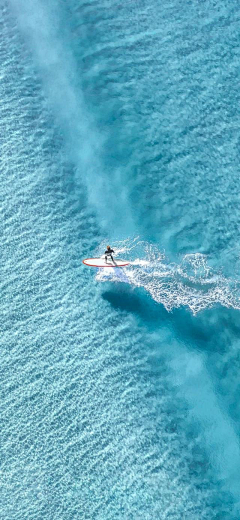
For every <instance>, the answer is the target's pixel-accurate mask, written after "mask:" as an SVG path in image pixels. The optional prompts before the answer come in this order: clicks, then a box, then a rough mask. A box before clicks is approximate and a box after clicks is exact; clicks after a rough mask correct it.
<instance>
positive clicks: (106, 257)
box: [104, 246, 114, 262]
mask: <svg viewBox="0 0 240 520" xmlns="http://www.w3.org/2000/svg"><path fill="white" fill-rule="evenodd" d="M112 253H114V251H113V249H111V247H110V246H107V249H106V251H105V253H104V254H105V262H107V259H108V257H109V256H110V258H111V260H112V262H113V261H114V260H113V255H112Z"/></svg>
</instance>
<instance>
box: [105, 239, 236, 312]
mask: <svg viewBox="0 0 240 520" xmlns="http://www.w3.org/2000/svg"><path fill="white" fill-rule="evenodd" d="M101 247H103V244H101ZM101 247H100V249H101ZM116 253H118V254H121V255H123V254H124V258H126V259H128V260H130V266H128V267H125V268H121V269H116V268H113V269H108V270H106V269H99V270H98V272H97V275H96V279H97V280H98V281H101V282H104V281H111V282H119V281H120V282H124V283H128V284H129V285H131V286H133V287H143V288H144V289H145V290H146V291H147V292H148V293H149V294H150V295H151V297H152V298H153V299H154V300H155V301H156V302H158V303H161V304H162V305H164V307H165V308H166V309H167V310H168V311H171V310H173V309H174V308H178V307H180V306H185V307H188V308H189V309H190V310H191V312H192V313H193V314H197V313H198V312H199V311H201V310H203V309H206V308H210V307H213V306H214V305H216V304H220V305H222V306H224V307H231V308H235V309H240V299H239V294H240V285H239V283H238V282H237V281H234V280H232V279H229V278H226V277H225V276H224V275H223V274H222V273H221V272H218V273H215V272H213V270H212V269H211V267H210V266H209V265H208V258H207V256H205V255H203V254H201V253H195V254H188V255H185V256H184V257H183V258H182V259H181V262H180V263H179V264H177V263H171V262H169V261H168V259H167V257H166V255H165V253H163V252H161V251H159V249H158V248H157V247H156V246H153V245H152V244H149V243H147V242H143V241H140V240H139V238H136V239H134V240H131V239H127V240H125V241H123V242H118V243H117V244H116Z"/></svg>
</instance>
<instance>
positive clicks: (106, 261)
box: [105, 255, 107, 263]
mask: <svg viewBox="0 0 240 520" xmlns="http://www.w3.org/2000/svg"><path fill="white" fill-rule="evenodd" d="M105 262H106V263H107V255H105Z"/></svg>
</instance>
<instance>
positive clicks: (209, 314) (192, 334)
mask: <svg viewBox="0 0 240 520" xmlns="http://www.w3.org/2000/svg"><path fill="white" fill-rule="evenodd" d="M102 297H103V299H104V300H106V301H108V302H109V303H110V305H111V306H112V307H113V308H114V309H118V310H120V311H122V312H127V313H131V314H132V315H134V316H135V318H136V319H137V321H138V325H140V326H144V327H145V328H147V329H148V330H149V331H150V332H154V331H158V330H160V329H161V328H163V327H166V326H167V327H168V328H169V329H170V330H172V331H173V332H174V335H175V336H176V337H177V338H178V339H179V340H180V341H184V343H187V344H191V345H192V344H194V345H195V346H196V347H197V348H199V349H200V350H205V351H208V352H214V351H216V350H217V351H218V353H220V352H221V353H223V352H225V351H226V350H227V349H229V345H230V343H231V342H232V341H234V340H236V339H237V338H239V336H240V324H239V311H237V310H235V309H228V308H226V307H221V306H220V305H217V306H216V307H213V308H211V309H206V310H204V311H201V312H200V313H199V314H198V315H196V316H194V315H192V314H191V312H190V311H189V310H188V309H186V308H183V307H181V308H179V309H174V310H173V311H172V312H168V311H167V310H166V309H165V308H164V306H163V305H161V304H158V303H156V302H154V301H153V300H151V298H150V297H149V295H147V294H146V293H145V291H144V290H143V289H138V288H136V289H134V290H133V289H131V288H129V287H123V286H122V284H115V285H114V288H111V289H109V290H107V291H104V292H103V294H102Z"/></svg>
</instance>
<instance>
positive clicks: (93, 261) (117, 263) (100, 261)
mask: <svg viewBox="0 0 240 520" xmlns="http://www.w3.org/2000/svg"><path fill="white" fill-rule="evenodd" d="M83 264H85V265H90V266H91V267H125V266H126V265H129V262H128V261H127V260H115V259H114V260H113V262H112V260H111V258H108V260H107V262H105V258H86V260H83Z"/></svg>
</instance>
